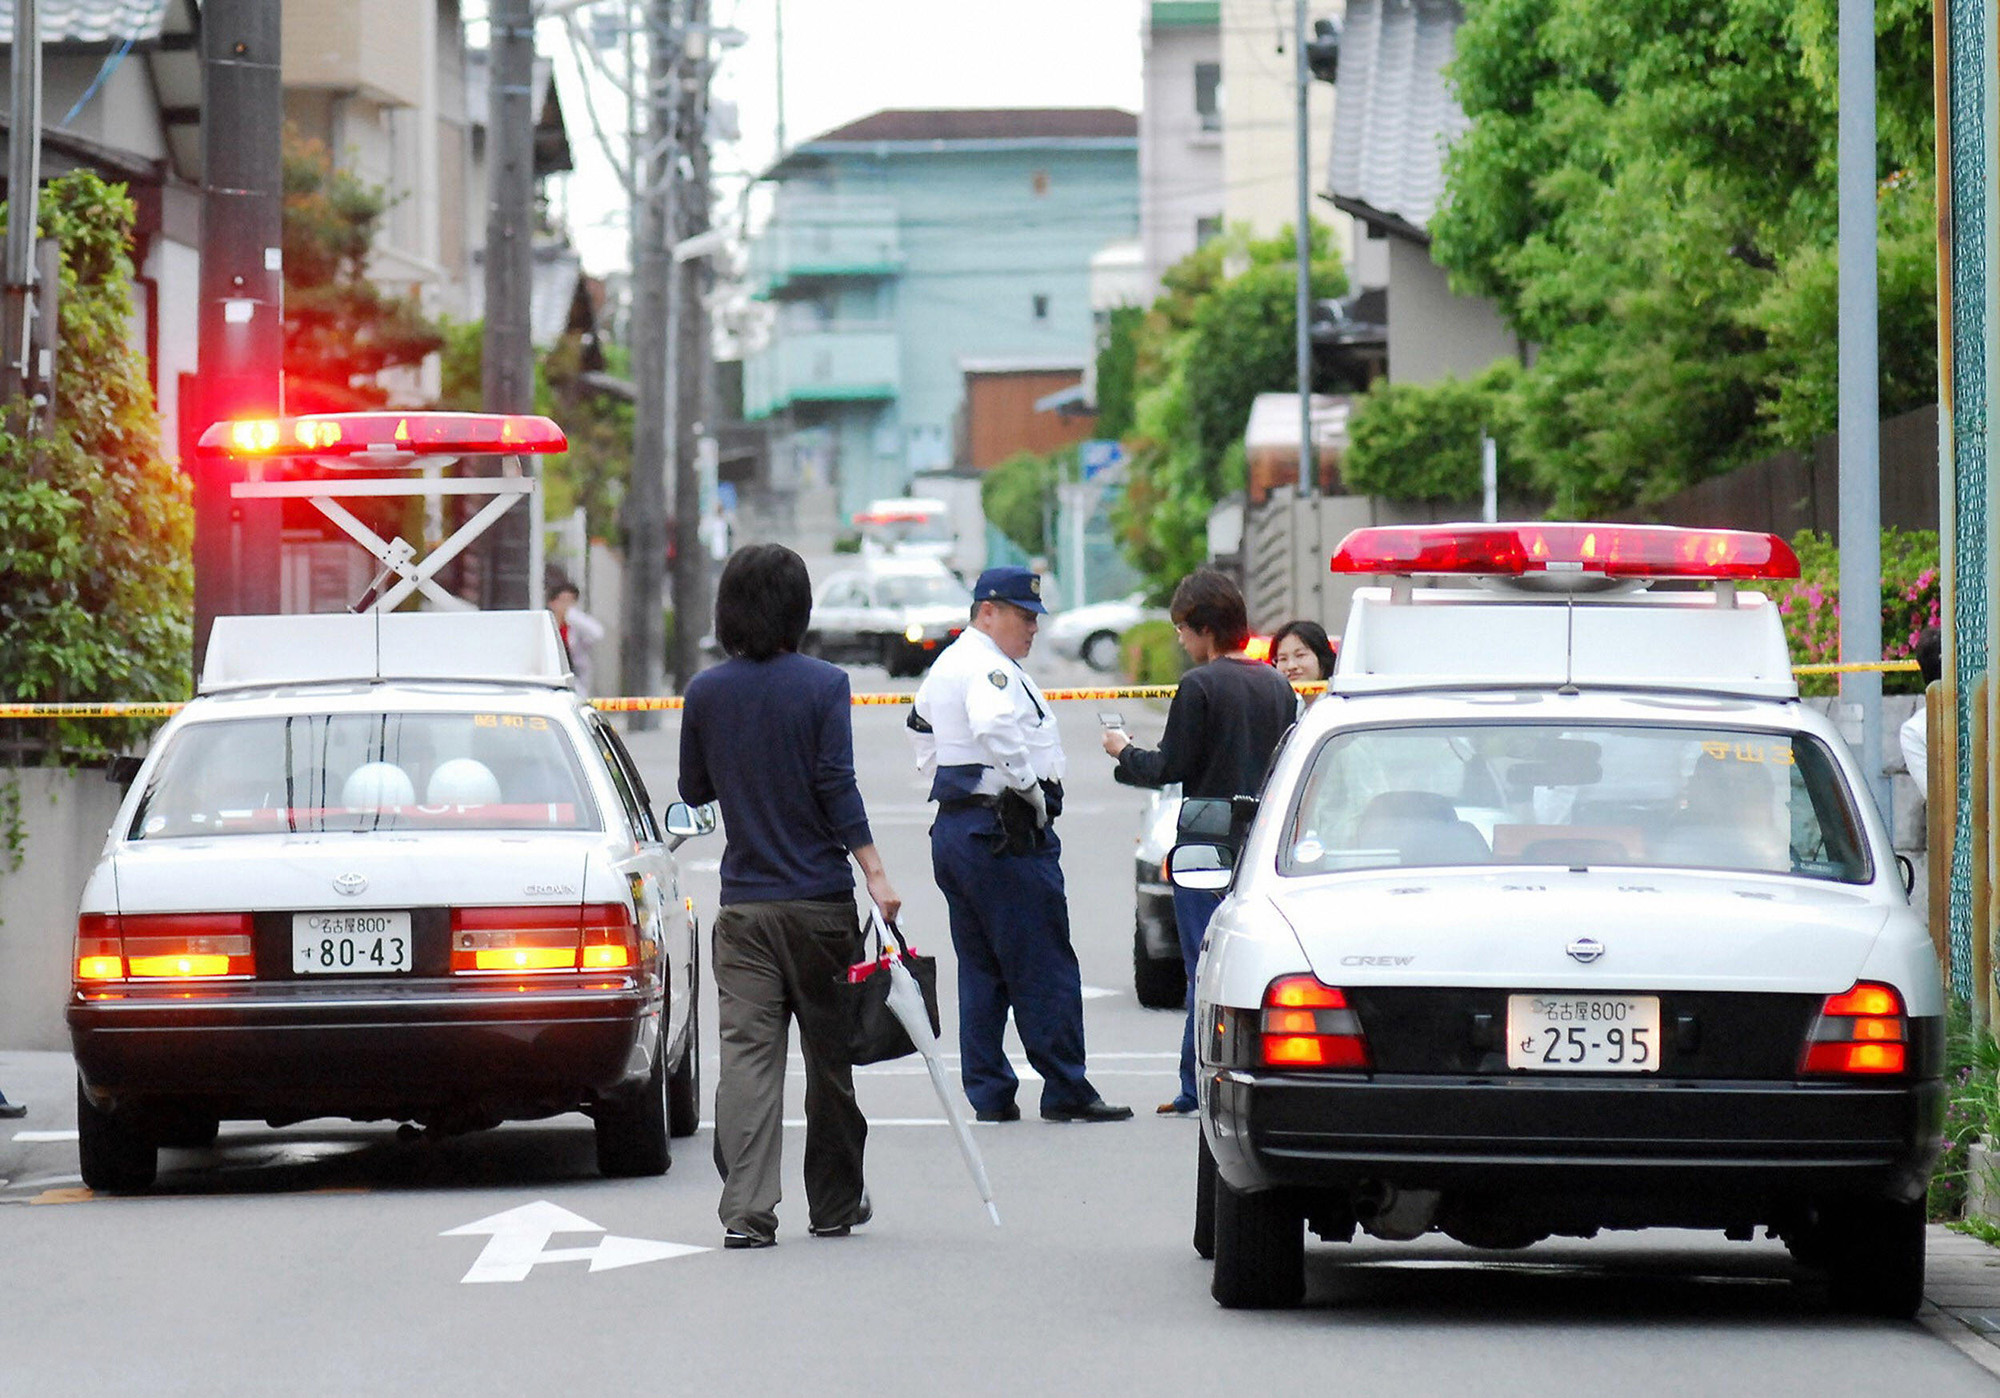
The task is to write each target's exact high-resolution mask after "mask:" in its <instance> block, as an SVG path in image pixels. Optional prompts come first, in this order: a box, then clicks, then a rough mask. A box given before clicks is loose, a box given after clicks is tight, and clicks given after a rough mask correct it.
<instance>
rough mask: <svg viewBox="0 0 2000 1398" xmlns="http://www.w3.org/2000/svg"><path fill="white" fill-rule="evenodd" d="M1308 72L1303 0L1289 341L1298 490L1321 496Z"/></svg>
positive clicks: (1295, 22)
mask: <svg viewBox="0 0 2000 1398" xmlns="http://www.w3.org/2000/svg"><path fill="white" fill-rule="evenodd" d="M1311 83H1312V74H1311V72H1310V71H1309V70H1308V69H1307V67H1306V0H1295V3H1294V4H1293V7H1292V86H1293V88H1294V93H1293V95H1294V96H1295V97H1296V98H1297V99H1298V132H1297V136H1298V146H1299V151H1298V181H1297V184H1298V203H1299V209H1298V215H1299V226H1298V232H1297V239H1296V248H1297V253H1298V259H1299V275H1298V287H1297V296H1296V298H1295V299H1296V300H1297V302H1298V316H1299V324H1298V333H1297V335H1296V336H1295V337H1294V340H1293V345H1292V358H1293V360H1294V368H1295V369H1296V371H1297V374H1298V385H1299V494H1300V496H1302V497H1308V498H1309V497H1311V496H1314V495H1317V494H1319V453H1318V452H1316V451H1314V450H1313V432H1312V194H1311V183H1310V181H1311V174H1312V172H1311V170H1310V168H1309V167H1310V166H1311V164H1312V129H1311V125H1312V102H1311V100H1310V98H1311V95H1312V87H1311Z"/></svg>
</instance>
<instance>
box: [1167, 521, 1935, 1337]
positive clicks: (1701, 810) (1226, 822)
mask: <svg viewBox="0 0 2000 1398" xmlns="http://www.w3.org/2000/svg"><path fill="white" fill-rule="evenodd" d="M1332 566H1333V570H1334V571H1335V572H1336V573H1342V574H1363V575H1368V574H1373V575H1379V576H1381V577H1384V578H1386V579H1387V580H1388V585H1387V586H1375V587H1366V588H1363V589H1361V590H1360V591H1359V592H1358V593H1357V595H1356V596H1355V599H1354V602H1353V607H1352V610H1351V612H1350V614H1349V618H1348V621H1347V625H1346V628H1345V631H1344V635H1343V644H1342V646H1341V649H1340V655H1339V660H1338V662H1337V665H1336V670H1335V674H1334V677H1333V680H1332V682H1331V683H1330V685H1329V689H1328V693H1327V695H1326V697H1325V698H1324V699H1322V700H1320V701H1319V702H1317V703H1315V704H1314V705H1313V706H1312V707H1311V708H1310V709H1309V710H1308V711H1307V713H1306V715H1305V716H1304V718H1303V719H1302V720H1301V722H1300V725H1299V727H1298V728H1297V729H1296V730H1295V732H1294V733H1293V735H1292V737H1291V738H1290V739H1289V741H1288V742H1287V743H1286V745H1285V746H1284V748H1283V749H1282V750H1281V751H1280V753H1279V755H1278V757H1277V759H1276V761H1275V763H1274V766H1273V769H1272V772H1271V775H1270V778H1269V780H1268V783H1267V784H1266V786H1265V789H1264V792H1263V795H1262V797H1261V800H1250V799H1248V798H1239V799H1238V800H1237V801H1236V802H1234V803H1215V802H1193V801H1190V802H1188V803H1187V806H1186V808H1185V809H1184V811H1183V814H1182V818H1181V822H1180V829H1181V836H1180V840H1181V843H1180V844H1178V845H1177V846H1176V847H1175V849H1174V851H1173V853H1172V855H1171V856H1170V861H1169V862H1170V865H1171V868H1172V876H1173V878H1174V880H1175V882H1176V883H1177V884H1180V885H1181V886H1184V887H1206V888H1222V887H1225V886H1226V887H1228V888H1229V889H1230V893H1229V896H1228V897H1227V899H1226V901H1224V903H1223V904H1222V906H1221V908H1220V909H1219V910H1218V911H1217V913H1216V914H1215V918H1214V921H1213V922H1212V923H1211V924H1210V927H1209V932H1208V940H1207V944H1206V946H1205V949H1204V951H1203V953H1202V959H1201V966H1200V973H1199V977H1198V982H1197V1002H1198V1008H1197V1014H1198V1018H1197V1021H1196V1023H1197V1024H1198V1025H1199V1026H1200V1030H1199V1033H1198V1035H1197V1040H1198V1043H1199V1052H1200V1058H1201V1071H1200V1097H1201V1113H1202V1141H1201V1146H1200V1153H1199V1159H1198V1165H1197V1193H1196V1213H1195V1217H1196V1224H1195V1243H1196V1246H1197V1248H1198V1249H1199V1250H1200V1251H1201V1252H1202V1253H1203V1254H1204V1255H1205V1256H1212V1258H1213V1260H1214V1280H1213V1291H1214V1294H1215V1297H1216V1299H1217V1300H1218V1301H1220V1302H1221V1303H1222V1304H1223V1305H1225V1306H1270V1305H1285V1304H1290V1303H1292V1302H1295V1301H1297V1300H1299V1299H1300V1298H1301V1296H1302V1294H1303V1293H1304V1291H1305V1285H1306V1274H1305V1266H1304V1235H1305V1233H1306V1232H1307V1231H1308V1230H1310V1231H1311V1232H1312V1233H1314V1234H1316V1235H1317V1236H1318V1237H1320V1238H1322V1239H1325V1240H1328V1241H1334V1242H1344V1241H1347V1240H1349V1239H1350V1238H1351V1237H1352V1236H1353V1235H1354V1232H1355V1230H1356V1229H1357V1228H1358V1229H1360V1230H1362V1231H1364V1232H1366V1233H1369V1234H1371V1235H1373V1236H1375V1237H1378V1238H1385V1239H1411V1238H1416V1237H1419V1236H1422V1235H1424V1234H1426V1233H1428V1232H1431V1231H1432V1230H1437V1231H1441V1232H1443V1233H1445V1234H1448V1235H1449V1236H1451V1237H1453V1238H1455V1239H1458V1240H1459V1241H1461V1242H1464V1243H1466V1244H1469V1245H1471V1246H1475V1247H1481V1248H1519V1247H1525V1246H1528V1245H1530V1244H1533V1243H1535V1242H1537V1241H1539V1240H1541V1239H1543V1238H1547V1237H1550V1236H1552V1235H1564V1236H1579V1237H1588V1236H1591V1235H1593V1234H1595V1233H1596V1232H1598V1231H1599V1230H1601V1229H1619V1228H1644V1227H1658V1226H1667V1227H1682V1228H1702V1229H1716V1230H1721V1231H1722V1232H1724V1233H1726V1234H1727V1235H1728V1236H1729V1237H1731V1238H1749V1237H1751V1236H1752V1235H1753V1233H1754V1231H1755V1230H1757V1229H1759V1228H1762V1229H1766V1230H1768V1231H1769V1232H1770V1234H1772V1235H1774V1236H1776V1237H1780V1238H1782V1239H1783V1240H1784V1241H1785V1242H1786V1243H1787V1244H1788V1245H1789V1246H1790V1249H1791V1251H1792V1254H1793V1256H1794V1257H1795V1258H1796V1259H1797V1260H1798V1261H1799V1262H1800V1263H1801V1264H1803V1265H1804V1266H1805V1267H1806V1268H1808V1269H1811V1272H1812V1274H1814V1275H1817V1276H1823V1277H1824V1278H1825V1280H1826V1281H1827V1283H1828V1285H1829V1289H1830V1292H1831V1295H1832V1297H1833V1299H1834V1300H1835V1301H1836V1303H1837V1304H1839V1305H1842V1306H1844V1307H1847V1308H1853V1309H1859V1310H1863V1311H1868V1312H1873V1313H1879V1314H1885V1315H1896V1316H1907V1315H1909V1314H1911V1313H1912V1312H1913V1311H1914V1310H1915V1309H1916V1307H1917V1306H1918V1304H1919V1302H1920V1301H1921V1299H1922V1294H1923V1271H1924V1194H1925V1187H1926V1184H1927V1181H1928V1178H1929V1175H1930V1171H1931V1167H1932V1165H1933V1163H1934V1158H1935V1153H1936V1148H1937V1141H1938V1138H1939V1132H1940V1128H1941V1120H1942V1090H1941V1085H1940V1081H1939V1077H1940V1071H1941V1063H1942V1059H1943V1047H1944V1044H1943V1039H1944V1000H1943V991H1942V988H1941V985H1940V979H1939V971H1938V966H1937V963H1936V960H1935V957H1934V954H1933V951H1932V947H1931V942H1930V938H1929V936H1928V934H1927V931H1926V929H1925V927H1924V925H1923V924H1922V923H1921V922H1920V921H1919V919H1918V918H1917V917H1916V916H1915V915H1914V914H1913V913H1912V911H1911V909H1910V907H1909V902H1908V897H1907V893H1908V878H1909V871H1908V866H1907V865H1904V864H1900V862H1899V861H1898V859H1897V858H1896V856H1895V854H1894V851H1893V850H1892V848H1891V846H1890V841H1889V836H1888V832H1887V831H1886V829H1885V828H1884V826H1883V822H1882V820H1881V818H1880V816H1879V815H1878V813H1877V811H1876V809H1875V806H1874V804H1873V802H1872V799H1871V798H1870V796H1869V794H1868V790H1867V787H1866V785H1865V783H1864V781H1863V774H1862V771H1861V769H1860V767H1859V765H1858V764H1857V762H1856V761H1855V759H1854V757H1853V756H1852V754H1851V753H1850V752H1849V751H1848V749H1847V746H1846V744H1845V743H1844V742H1843V741H1842V739H1841V737H1840V735H1839V733H1838V732H1837V730H1836V729H1835V728H1834V727H1833V726H1832V725H1831V724H1830V723H1829V722H1828V721H1827V720H1826V719H1825V718H1824V717H1823V716H1822V715H1820V714H1818V713H1816V712H1814V711H1813V710H1811V709H1810V708H1808V707H1806V706H1805V705H1803V704H1802V703H1800V701H1799V698H1798V693H1797V688H1796V684H1795V682H1794V680H1793V678H1792V673H1791V669H1790V663H1789V659H1788V656H1787V654H1786V649H1785V640H1784V633H1783V631H1782V629H1781V627H1780V624H1779V618H1778V614H1777V608H1776V606H1775V605H1774V604H1773V603H1772V602H1771V600H1770V599H1769V598H1767V597H1765V596H1763V595H1762V594H1760V593H1758V592H1756V591H1754V590H1752V589H1751V588H1750V587H1748V586H1745V584H1749V583H1754V582H1756V581H1757V580H1759V579H1778V578H1790V577H1796V576H1797V572H1798V564H1797V560H1796V559H1795V558H1794V557H1793V556H1792V554H1791V551H1790V549H1788V548H1787V547H1786V546H1785V544H1784V543H1783V541H1782V540H1779V539H1776V538H1774V537H1771V536H1768V535H1760V534H1743V533H1737V532H1732V531H1718V530H1684V529H1673V528H1666V527H1662V526H1629V525H1615V526H1603V527H1597V526H1585V525H1566V524H1533V525H1505V524H1503V525H1441V526H1424V527H1417V528H1407V529H1403V528H1389V529H1364V530H1358V531H1356V532H1355V533H1353V534H1351V535H1349V536H1348V538H1347V539H1346V540H1345V541H1344V542H1343V544H1342V545H1341V547H1340V550H1339V552H1338V553H1337V554H1336V555H1335V556H1334V558H1333V565H1332ZM1669 580H1673V581H1672V583H1671V585H1669V586H1653V585H1652V584H1655V583H1666V582H1668V581H1669ZM1433 584H1434V585H1433Z"/></svg>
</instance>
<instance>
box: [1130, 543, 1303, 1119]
mask: <svg viewBox="0 0 2000 1398" xmlns="http://www.w3.org/2000/svg"><path fill="white" fill-rule="evenodd" d="M1168 611H1169V613H1170V615H1171V616H1172V617H1173V619H1174V631H1175V633H1176V634H1177V635H1178V637H1179V639H1180V643H1181V648H1182V649H1183V650H1185V651H1186V652H1187V653H1188V659H1189V660H1192V661H1193V662H1194V668H1193V669H1191V670H1189V671H1188V672H1187V673H1186V674H1185V675H1182V676H1181V682H1180V688H1179V689H1177V690H1176V691H1175V692H1174V702H1173V705H1172V707H1170V708H1169V709H1168V710H1167V731H1166V733H1165V735H1164V736H1163V737H1162V738H1161V739H1160V746H1159V747H1158V748H1157V749H1154V750H1148V749H1145V748H1142V747H1139V746H1138V745H1136V744H1135V743H1133V741H1132V738H1131V735H1130V734H1127V733H1124V732H1121V731H1119V730H1117V729H1113V730H1111V731H1109V732H1107V733H1106V734H1105V735H1104V750H1105V751H1106V752H1108V753H1110V754H1111V755H1112V756H1113V757H1115V758H1117V759H1118V771H1117V778H1118V780H1119V781H1121V782H1124V783H1126V784H1127V785H1130V786H1165V785H1166V784H1167V783H1169V782H1179V783H1180V784H1181V794H1182V795H1183V796H1194V797H1224V798H1227V797H1230V796H1238V795H1246V796H1247V795H1254V794H1256V792H1257V791H1258V790H1259V789H1260V788H1261V787H1262V786H1263V784H1264V771H1265V768H1266V767H1268V766H1269V765H1270V761H1271V754H1272V753H1273V752H1275V751H1276V750H1277V747H1278V743H1279V741H1280V740H1282V739H1283V738H1284V736H1285V733H1286V731H1287V730H1288V729H1290V728H1291V726H1292V720H1293V719H1294V718H1295V717H1296V716H1297V714H1298V695H1297V694H1295V693H1294V692H1293V690H1292V687H1291V685H1290V684H1288V683H1286V681H1285V678H1284V676H1282V675H1280V674H1279V673H1278V672H1277V671H1276V670H1274V669H1272V668H1271V667H1270V666H1269V665H1266V664H1263V663H1262V662H1261V661H1256V660H1251V659H1248V658H1247V657H1245V656H1244V654H1243V648H1244V646H1245V645H1247V644H1248V643H1249V640H1250V621H1249V614H1248V610H1247V608H1246V607H1245V606H1244V604H1243V594H1242V592H1241V591H1240V590H1238V588H1237V586H1236V584H1235V583H1234V582H1232V581H1230V579H1229V576H1228V575H1227V574H1225V573H1221V572H1218V571H1217V570H1216V569H1214V568H1197V569H1195V571H1194V572H1192V573H1190V574H1188V575H1187V576H1186V577H1185V578H1182V579H1181V582H1180V586H1179V587H1176V588H1175V589H1174V598H1173V602H1172V604H1171V605H1170V606H1169V608H1168ZM1221 903H1222V895H1221V894H1220V893H1208V892H1203V891H1200V890H1195V889H1184V888H1176V889H1175V890H1174V923H1175V925H1176V927H1177V929H1178V930H1179V933H1180V939H1181V959H1182V960H1183V961H1184V962H1185V963H1186V965H1187V978H1188V989H1187V1020H1186V1023H1185V1025H1184V1026H1183V1028H1182V1032H1181V1087H1180V1092H1179V1094H1178V1095H1177V1096H1176V1097H1175V1098H1174V1100H1173V1101H1171V1102H1168V1103H1165V1104H1164V1105H1162V1106H1161V1107H1160V1113H1161V1115H1163V1116H1186V1115H1189V1114H1191V1113H1193V1112H1194V1110H1195V1107H1196V1102H1195V1081H1194V972H1195V962H1196V961H1197V960H1198V959H1199V958H1200V956H1201V942H1202V938H1203V936H1204V935H1205V934H1206V933H1207V931H1208V920H1209V918H1210V917H1211V916H1212V915H1213V914H1214V912H1215V910H1216V908H1217V907H1219V906H1220V905H1221Z"/></svg>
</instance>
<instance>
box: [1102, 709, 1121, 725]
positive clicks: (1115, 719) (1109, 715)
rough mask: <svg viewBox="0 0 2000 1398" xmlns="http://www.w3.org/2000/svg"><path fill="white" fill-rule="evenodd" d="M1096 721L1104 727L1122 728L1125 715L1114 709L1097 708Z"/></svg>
mask: <svg viewBox="0 0 2000 1398" xmlns="http://www.w3.org/2000/svg"><path fill="white" fill-rule="evenodd" d="M1097 721H1098V722H1099V723H1101V724H1103V725H1104V726H1105V727H1106V728H1123V727H1124V726H1125V716H1124V715H1123V714H1121V713H1119V712H1118V710H1116V709H1099V710H1098V711H1097Z"/></svg>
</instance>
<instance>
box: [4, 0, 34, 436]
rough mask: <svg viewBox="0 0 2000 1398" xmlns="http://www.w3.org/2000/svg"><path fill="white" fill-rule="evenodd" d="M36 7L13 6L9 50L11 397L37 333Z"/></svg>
mask: <svg viewBox="0 0 2000 1398" xmlns="http://www.w3.org/2000/svg"><path fill="white" fill-rule="evenodd" d="M35 9H36V7H35V6H34V5H31V4H20V3H17V4H16V5H15V6H14V39H13V42H14V48H13V52H12V53H11V55H10V59H11V73H10V77H11V80H12V82H13V106H12V109H11V113H10V117H9V124H8V127H7V250H6V258H7V266H6V270H5V277H6V307H5V319H4V322H0V323H4V325H5V327H6V330H5V334H6V349H5V362H4V365H0V373H3V374H4V376H5V381H4V386H0V401H5V402H7V403H12V402H13V401H14V400H15V399H17V398H21V397H24V396H25V395H26V394H27V392H28V388H29V385H30V384H31V383H33V382H34V380H35V378H36V374H35V368H36V365H35V359H34V349H35V342H36V340H37V339H40V338H43V337H41V336H37V335H36V334H35V323H34V321H35V231H36V228H37V226H38V224H39V221H40V215H41V163H42V38H41V30H40V28H39V26H38V25H37V24H36V16H35ZM22 416H23V418H24V419H25V420H24V421H22V422H19V423H10V424H9V427H10V429H11V430H15V431H21V432H28V431H32V430H33V427H34V420H35V416H36V415H35V414H34V413H32V412H30V413H24V414H23V415H22Z"/></svg>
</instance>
